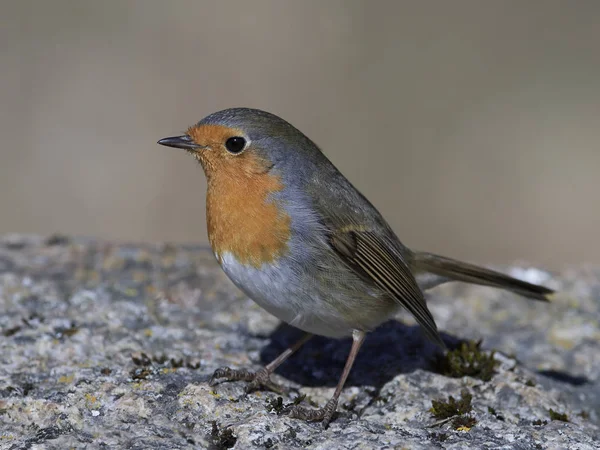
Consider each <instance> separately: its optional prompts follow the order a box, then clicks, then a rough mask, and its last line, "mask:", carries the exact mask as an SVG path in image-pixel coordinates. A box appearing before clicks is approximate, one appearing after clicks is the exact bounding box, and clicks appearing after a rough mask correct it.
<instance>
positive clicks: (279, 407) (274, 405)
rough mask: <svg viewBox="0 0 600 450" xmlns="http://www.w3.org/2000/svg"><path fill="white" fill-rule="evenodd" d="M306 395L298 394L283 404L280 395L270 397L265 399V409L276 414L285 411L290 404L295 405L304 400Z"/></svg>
mask: <svg viewBox="0 0 600 450" xmlns="http://www.w3.org/2000/svg"><path fill="white" fill-rule="evenodd" d="M305 398H306V395H299V396H298V397H296V398H295V399H294V400H293V401H292V402H291V403H286V404H285V405H284V404H283V398H282V397H276V398H272V399H267V406H266V407H267V411H269V412H274V413H277V415H279V414H281V413H283V412H285V411H286V410H288V409H289V408H291V407H292V406H296V405H298V404H300V403H302V402H303V401H304V399H305Z"/></svg>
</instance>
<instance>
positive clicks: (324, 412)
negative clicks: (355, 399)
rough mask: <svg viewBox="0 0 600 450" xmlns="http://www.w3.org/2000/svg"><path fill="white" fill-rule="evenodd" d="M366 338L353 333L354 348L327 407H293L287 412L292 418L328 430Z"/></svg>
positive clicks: (358, 333) (361, 334) (358, 332)
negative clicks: (316, 423)
mask: <svg viewBox="0 0 600 450" xmlns="http://www.w3.org/2000/svg"><path fill="white" fill-rule="evenodd" d="M365 336H366V333H365V332H364V331H358V330H354V331H353V332H352V348H351V349H350V354H349V355H348V359H347V360H346V365H345V366H344V371H343V372H342V376H341V377H340V380H339V381H338V384H337V386H336V388H335V392H334V393H333V397H331V399H330V400H329V401H328V402H327V403H326V404H325V406H323V407H322V408H319V409H312V408H306V407H304V406H300V405H295V406H291V407H290V409H289V410H288V411H287V412H288V414H289V416H290V417H294V418H296V419H302V420H307V421H321V423H322V424H323V428H327V425H329V422H331V419H332V418H333V415H334V414H335V410H336V409H337V404H338V399H339V398H340V394H341V393H342V389H343V388H344V384H345V383H346V378H348V374H349V373H350V370H351V369H352V365H353V364H354V360H355V359H356V355H357V354H358V351H359V350H360V347H361V345H362V343H363V341H364V340H365Z"/></svg>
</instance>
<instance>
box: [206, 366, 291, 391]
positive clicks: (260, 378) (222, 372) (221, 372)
mask: <svg viewBox="0 0 600 450" xmlns="http://www.w3.org/2000/svg"><path fill="white" fill-rule="evenodd" d="M220 378H223V379H224V381H247V382H248V384H247V385H246V387H245V388H244V391H245V392H246V393H247V394H248V393H250V392H253V391H257V390H260V389H261V388H265V389H267V390H269V391H273V392H276V393H278V394H284V393H285V389H284V388H283V387H282V386H279V385H278V384H276V383H273V382H272V381H271V373H270V372H269V371H268V370H267V369H266V368H264V367H263V368H261V369H259V370H257V371H256V372H254V371H252V370H248V369H232V368H230V367H219V368H218V369H217V370H215V372H214V373H213V375H212V377H211V378H210V381H209V383H208V384H209V385H210V386H215V385H216V384H218V381H219V379H220Z"/></svg>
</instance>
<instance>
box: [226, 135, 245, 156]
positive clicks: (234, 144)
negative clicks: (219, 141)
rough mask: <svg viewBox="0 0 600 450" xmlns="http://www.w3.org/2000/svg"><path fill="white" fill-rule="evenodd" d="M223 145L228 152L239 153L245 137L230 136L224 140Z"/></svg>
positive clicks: (243, 145) (242, 148) (242, 147)
mask: <svg viewBox="0 0 600 450" xmlns="http://www.w3.org/2000/svg"><path fill="white" fill-rule="evenodd" d="M225 147H226V148H227V150H228V151H229V152H230V153H239V152H241V151H242V150H244V147H246V139H244V138H243V137H239V136H235V137H230V138H229V139H227V142H225Z"/></svg>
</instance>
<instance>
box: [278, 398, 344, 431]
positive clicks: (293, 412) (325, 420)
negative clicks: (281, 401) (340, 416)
mask: <svg viewBox="0 0 600 450" xmlns="http://www.w3.org/2000/svg"><path fill="white" fill-rule="evenodd" d="M337 403H338V401H337V399H334V398H332V399H331V400H329V401H328V402H327V403H326V404H325V406H323V407H322V408H319V409H313V408H306V407H304V406H300V405H295V406H292V407H290V409H289V410H288V411H287V413H288V415H289V416H290V417H292V418H294V419H300V420H306V421H308V422H319V421H320V422H321V425H322V426H323V428H327V426H328V425H329V423H330V422H331V419H332V418H333V415H334V414H335V411H336V409H337Z"/></svg>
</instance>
